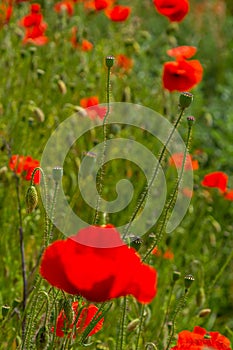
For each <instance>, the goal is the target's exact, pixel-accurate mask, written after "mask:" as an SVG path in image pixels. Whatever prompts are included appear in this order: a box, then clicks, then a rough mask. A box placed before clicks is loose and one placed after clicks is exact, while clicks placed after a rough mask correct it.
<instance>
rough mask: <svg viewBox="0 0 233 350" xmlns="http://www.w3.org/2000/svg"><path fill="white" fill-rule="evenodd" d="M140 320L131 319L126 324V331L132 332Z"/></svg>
mask: <svg viewBox="0 0 233 350" xmlns="http://www.w3.org/2000/svg"><path fill="white" fill-rule="evenodd" d="M139 323H140V320H139V318H135V319H134V320H133V321H131V322H130V323H129V324H128V326H127V331H128V332H132V331H134V330H135V328H137V326H138V325H139Z"/></svg>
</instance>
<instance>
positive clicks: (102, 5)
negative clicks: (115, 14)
mask: <svg viewBox="0 0 233 350" xmlns="http://www.w3.org/2000/svg"><path fill="white" fill-rule="evenodd" d="M114 1H115V0H95V1H94V2H95V8H96V10H97V11H101V10H104V9H106V8H107V7H109V6H111V5H112V4H113V3H114Z"/></svg>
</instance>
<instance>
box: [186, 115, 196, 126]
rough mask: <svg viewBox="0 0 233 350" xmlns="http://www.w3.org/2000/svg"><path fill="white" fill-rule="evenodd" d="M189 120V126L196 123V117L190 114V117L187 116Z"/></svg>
mask: <svg viewBox="0 0 233 350" xmlns="http://www.w3.org/2000/svg"><path fill="white" fill-rule="evenodd" d="M187 122H188V125H189V126H192V125H193V124H194V123H195V118H194V117H193V116H192V115H190V116H189V117H187Z"/></svg>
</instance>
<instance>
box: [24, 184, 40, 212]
mask: <svg viewBox="0 0 233 350" xmlns="http://www.w3.org/2000/svg"><path fill="white" fill-rule="evenodd" d="M25 200H26V208H27V213H28V214H29V213H32V212H33V210H34V209H35V208H36V206H37V204H38V195H37V191H36V188H35V186H30V187H29V188H28V190H27V192H26V197H25Z"/></svg>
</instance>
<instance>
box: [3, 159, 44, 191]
mask: <svg viewBox="0 0 233 350" xmlns="http://www.w3.org/2000/svg"><path fill="white" fill-rule="evenodd" d="M39 166H40V162H39V161H38V160H36V159H33V158H32V157H30V156H27V157H24V156H19V155H18V154H15V155H13V156H12V157H11V158H10V161H9V167H10V169H11V170H13V171H14V173H15V174H17V175H21V176H22V177H23V178H24V179H25V180H27V181H30V180H31V176H32V173H33V171H34V169H35V168H37V167H39ZM34 183H35V184H38V183H40V171H39V170H38V171H37V172H36V173H35V176H34Z"/></svg>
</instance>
